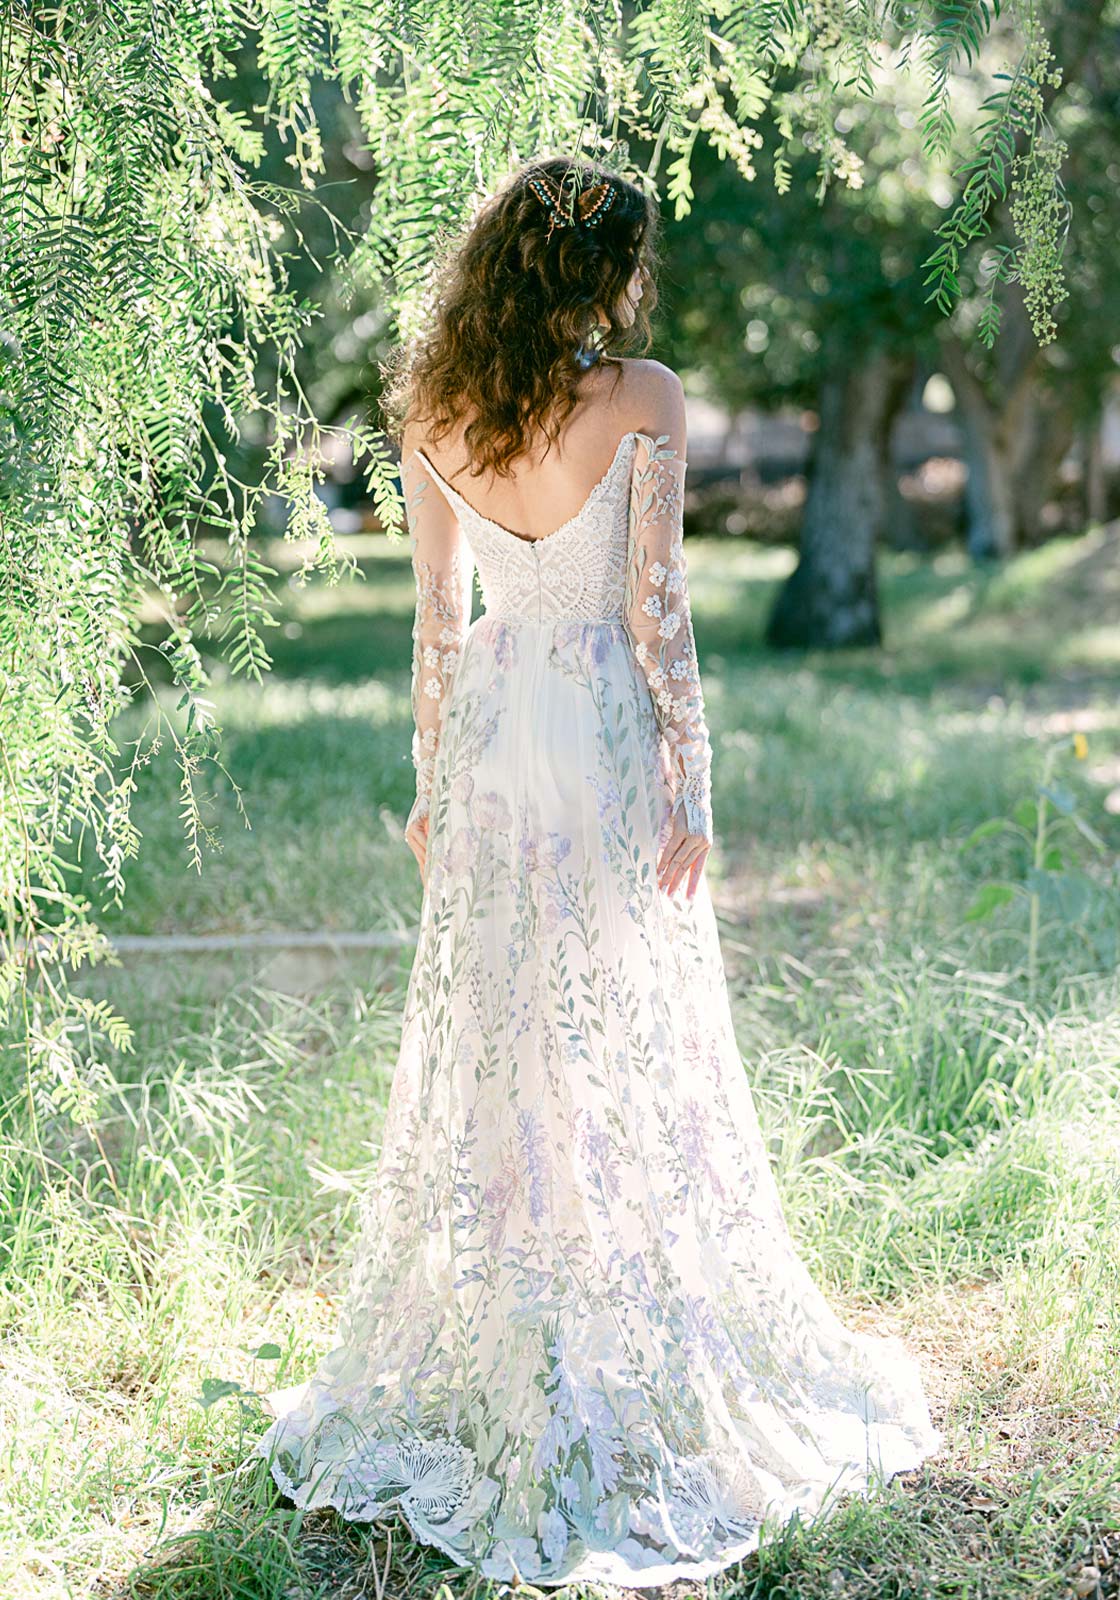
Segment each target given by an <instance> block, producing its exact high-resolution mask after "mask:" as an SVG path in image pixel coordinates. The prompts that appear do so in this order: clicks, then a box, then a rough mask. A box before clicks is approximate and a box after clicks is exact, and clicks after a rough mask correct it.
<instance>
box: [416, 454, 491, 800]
mask: <svg viewBox="0 0 1120 1600" xmlns="http://www.w3.org/2000/svg"><path fill="white" fill-rule="evenodd" d="M401 485H402V488H403V491H404V500H405V515H406V517H407V521H408V530H409V534H410V541H411V552H412V571H413V576H414V577H415V579H416V615H415V620H414V622H413V626H412V720H413V735H412V761H413V765H414V766H415V768H416V799H415V801H414V803H413V806H412V810H411V811H410V813H409V818H408V820H409V823H411V822H413V821H414V820H416V819H417V818H420V817H426V816H427V815H428V811H429V805H430V799H431V793H432V778H433V776H434V774H435V765H436V751H437V750H438V748H439V736H440V729H441V726H442V723H443V713H444V708H445V706H446V704H447V696H448V693H449V691H450V689H451V684H452V681H453V679H454V676H455V669H456V667H457V666H458V664H459V653H460V651H461V650H462V647H463V639H464V637H465V636H466V632H467V628H468V627H469V625H470V620H471V582H472V579H473V576H474V560H473V557H472V555H471V551H470V547H469V545H468V544H467V542H466V540H465V539H464V538H463V535H462V533H461V532H460V529H459V523H458V519H457V518H456V516H455V513H454V511H453V510H452V509H451V506H450V505H449V504H448V502H447V500H446V499H445V498H444V496H443V495H442V494H441V493H440V491H439V489H438V487H437V486H436V483H435V480H434V478H433V477H432V473H431V471H430V470H429V468H428V466H427V464H426V463H425V461H424V458H423V457H422V456H421V455H420V454H419V452H413V454H412V455H410V456H409V457H408V459H407V461H405V462H403V463H402V466H401Z"/></svg>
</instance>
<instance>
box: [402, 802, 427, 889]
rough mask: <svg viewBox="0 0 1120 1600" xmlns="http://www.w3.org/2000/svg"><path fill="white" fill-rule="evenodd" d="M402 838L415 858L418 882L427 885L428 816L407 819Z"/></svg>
mask: <svg viewBox="0 0 1120 1600" xmlns="http://www.w3.org/2000/svg"><path fill="white" fill-rule="evenodd" d="M404 837H405V843H406V844H407V845H408V848H409V849H410V850H411V851H412V853H413V855H414V856H415V857H416V863H417V865H418V866H419V868H420V881H421V883H427V881H428V816H427V813H426V812H425V814H424V815H423V816H419V817H416V816H413V817H410V818H409V819H408V821H407V822H406V823H405V829H404Z"/></svg>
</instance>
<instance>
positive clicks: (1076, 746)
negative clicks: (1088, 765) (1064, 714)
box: [1073, 733, 1089, 761]
mask: <svg viewBox="0 0 1120 1600" xmlns="http://www.w3.org/2000/svg"><path fill="white" fill-rule="evenodd" d="M1073 753H1074V755H1075V756H1076V757H1077V759H1078V761H1084V760H1085V757H1086V756H1087V755H1088V754H1089V741H1088V739H1086V737H1085V735H1084V734H1083V733H1075V734H1074V736H1073Z"/></svg>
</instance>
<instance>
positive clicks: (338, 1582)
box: [95, 1453, 1120, 1600]
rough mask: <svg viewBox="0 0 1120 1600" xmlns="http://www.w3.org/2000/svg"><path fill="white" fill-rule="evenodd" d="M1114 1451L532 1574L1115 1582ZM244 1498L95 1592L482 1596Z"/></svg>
mask: <svg viewBox="0 0 1120 1600" xmlns="http://www.w3.org/2000/svg"><path fill="white" fill-rule="evenodd" d="M1118 1485H1120V1458H1115V1459H1113V1458H1109V1457H1106V1456H1104V1455H1101V1456H1100V1457H1096V1458H1092V1459H1082V1460H1081V1461H1077V1462H1073V1463H1070V1462H1068V1461H1066V1460H1064V1459H1062V1458H1061V1455H1060V1453H1059V1455H1058V1457H1057V1459H1054V1458H1053V1457H1052V1456H1051V1457H1048V1456H1047V1455H1044V1456H1043V1457H1042V1458H1041V1459H1039V1460H1038V1461H1037V1462H1033V1463H1032V1462H1026V1463H1024V1464H1023V1465H1022V1466H1021V1467H1019V1468H1017V1469H1015V1470H1012V1471H1010V1472H1007V1473H1000V1474H991V1473H990V1474H988V1475H987V1476H983V1475H976V1474H970V1473H967V1472H963V1471H958V1470H954V1469H953V1467H952V1466H947V1467H940V1466H930V1465H926V1466H925V1467H923V1468H920V1469H917V1470H915V1471H913V1472H909V1473H903V1474H899V1475H897V1476H896V1477H895V1478H894V1479H893V1480H892V1481H891V1482H890V1483H889V1484H887V1485H885V1486H878V1487H876V1488H874V1489H873V1490H872V1491H871V1492H870V1493H869V1494H868V1495H866V1496H862V1495H858V1494H857V1495H849V1496H847V1497H844V1498H842V1499H841V1500H839V1501H837V1502H835V1503H834V1504H833V1506H832V1507H831V1509H828V1510H826V1512H825V1514H824V1515H822V1516H821V1517H819V1518H818V1519H817V1520H816V1521H809V1522H802V1521H801V1520H799V1519H798V1518H797V1517H794V1518H793V1519H792V1520H791V1521H790V1522H789V1523H787V1524H785V1525H784V1526H782V1527H778V1528H774V1529H772V1530H771V1532H770V1534H769V1536H768V1538H767V1539H766V1541H765V1542H764V1544H763V1545H762V1547H761V1548H760V1549H759V1550H758V1551H756V1552H755V1553H754V1554H752V1555H751V1556H749V1557H748V1558H747V1559H746V1560H745V1561H743V1562H741V1563H739V1564H737V1565H736V1566H733V1567H729V1568H727V1569H726V1570H725V1572H724V1573H722V1574H718V1575H717V1576H716V1577H714V1578H712V1579H709V1580H707V1581H706V1582H704V1583H695V1582H692V1581H688V1580H681V1581H680V1582H678V1583H675V1584H672V1585H668V1586H665V1587H662V1588H654V1589H649V1588H646V1589H622V1590H620V1589H618V1588H614V1587H610V1588H607V1589H604V1588H601V1587H599V1586H597V1585H585V1584H574V1585H567V1586H560V1587H548V1588H545V1589H543V1590H538V1589H537V1588H534V1586H533V1585H532V1584H531V1583H527V1584H526V1585H524V1586H520V1585H519V1586H517V1587H518V1589H519V1590H520V1589H521V1588H522V1587H524V1592H525V1593H526V1594H527V1595H530V1594H536V1593H543V1594H548V1595H554V1596H556V1597H557V1600H600V1597H605V1596H607V1595H609V1596H611V1597H615V1596H626V1597H627V1600H686V1597H690V1600H691V1597H701V1596H706V1595H707V1596H711V1597H712V1600H950V1597H952V1600H957V1597H959V1596H962V1595H971V1596H976V1597H978V1600H1046V1597H1053V1600H1058V1597H1059V1596H1061V1597H1063V1600H1065V1597H1073V1596H1080V1597H1082V1600H1115V1597H1116V1596H1118V1595H1120V1531H1118V1525H1120V1518H1118V1516H1117V1508H1116V1500H1115V1495H1116V1492H1117V1488H1118ZM261 1495H262V1499H261V1501H260V1502H258V1503H256V1504H248V1505H245V1506H243V1507H241V1508H239V1509H234V1508H227V1509H224V1510H221V1511H216V1512H213V1513H211V1514H210V1515H209V1516H208V1517H207V1518H205V1519H204V1520H203V1521H202V1522H201V1523H200V1524H199V1525H198V1526H197V1527H195V1528H193V1529H192V1530H190V1531H189V1532H187V1533H185V1534H180V1535H177V1536H176V1537H174V1538H173V1539H171V1540H169V1541H167V1543H166V1544H164V1545H163V1546H162V1547H159V1548H157V1550H155V1551H153V1552H152V1554H151V1555H150V1557H149V1558H148V1560H146V1561H145V1562H143V1563H141V1564H140V1565H139V1566H137V1567H136V1568H135V1569H134V1570H133V1571H132V1572H131V1573H130V1574H129V1576H128V1578H127V1579H126V1580H125V1581H124V1582H123V1583H121V1584H117V1585H115V1586H112V1587H109V1586H103V1587H100V1588H99V1589H98V1590H96V1591H95V1593H96V1595H97V1597H98V1600H215V1597H218V1596H223V1597H224V1596H229V1597H231V1600H232V1597H239V1600H240V1597H244V1600H327V1597H330V1600H360V1597H361V1600H365V1597H369V1600H375V1597H376V1600H437V1597H444V1596H450V1597H451V1600H497V1597H498V1596H499V1595H506V1594H509V1593H510V1590H509V1587H508V1585H504V1584H494V1583H490V1582H487V1581H486V1580H485V1579H483V1578H481V1577H480V1576H479V1575H478V1574H477V1573H475V1572H473V1571H466V1570H465V1569H463V1568H461V1567H457V1566H455V1565H453V1564H452V1563H450V1562H448V1561H447V1560H446V1559H445V1558H444V1557H442V1556H441V1554H440V1553H439V1552H438V1551H436V1550H434V1549H432V1548H431V1547H430V1546H425V1545H420V1544H418V1543H417V1542H416V1541H414V1540H413V1539H412V1538H411V1536H410V1535H409V1532H408V1529H407V1527H406V1526H405V1524H404V1523H403V1520H402V1519H400V1518H392V1519H389V1520H387V1521H386V1522H384V1523H380V1524H377V1525H376V1526H371V1525H360V1524H355V1523H350V1522H347V1521H346V1520H345V1519H344V1518H342V1517H340V1516H338V1515H337V1514H336V1513H335V1512H333V1511H322V1512H312V1513H310V1514H309V1515H307V1516H306V1517H301V1516H300V1515H299V1513H295V1512H291V1511H285V1510H280V1509H276V1508H273V1509H271V1510H269V1509H266V1506H265V1504H264V1498H263V1497H264V1496H266V1495H267V1488H264V1489H262V1491H261Z"/></svg>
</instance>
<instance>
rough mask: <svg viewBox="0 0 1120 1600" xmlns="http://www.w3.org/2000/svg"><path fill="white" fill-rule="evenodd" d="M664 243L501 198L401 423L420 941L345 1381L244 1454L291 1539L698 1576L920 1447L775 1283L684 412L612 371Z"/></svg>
mask: <svg viewBox="0 0 1120 1600" xmlns="http://www.w3.org/2000/svg"><path fill="white" fill-rule="evenodd" d="M654 226H655V211H654V208H653V206H652V204H651V202H650V201H649V200H648V199H647V197H646V196H645V195H644V194H643V192H642V191H641V190H640V189H639V188H637V187H635V186H634V185H632V184H630V183H628V182H625V181H623V180H622V179H621V178H619V177H617V176H615V175H613V174H611V173H609V172H607V171H606V170H604V169H601V168H598V167H590V166H588V165H586V164H581V165H579V166H576V165H573V164H571V163H569V162H568V161H565V160H563V159H559V158H557V159H552V160H544V161H538V162H535V163H531V164H529V165H527V166H525V167H523V168H521V169H520V170H519V171H517V172H516V173H515V174H514V175H513V177H512V179H511V180H510V181H509V182H508V183H507V184H506V185H505V186H504V187H503V188H502V190H501V191H500V192H499V193H498V194H496V195H494V196H493V197H491V199H490V200H489V201H488V202H487V203H486V204H485V205H484V206H483V207H482V209H481V210H480V212H479V213H478V215H477V216H476V218H475V219H474V221H473V224H472V226H471V227H470V229H469V231H468V234H467V236H466V239H465V241H464V242H463V243H462V244H461V246H460V248H459V249H458V250H457V252H456V253H455V254H454V256H453V257H452V258H451V260H450V262H449V264H448V266H447V267H446V269H445V273H444V277H443V280H442V282H441V284H440V285H439V293H438V295H437V298H436V303H435V309H434V314H433V320H432V326H431V331H430V332H429V333H428V334H427V336H426V337H425V338H424V339H423V340H422V341H421V342H420V343H419V345H418V346H417V347H416V348H415V349H414V350H412V351H411V352H410V355H409V358H408V359H407V361H406V363H405V364H404V366H403V367H402V368H401V370H400V373H399V375H398V378H397V382H396V384H395V386H394V388H393V391H392V393H391V395H390V403H391V405H393V406H395V407H396V408H397V415H405V422H404V427H403V433H402V479H403V484H404V488H405V496H406V501H407V507H408V520H409V526H410V530H411V534H412V551H413V566H414V571H415V574H416V590H417V605H416V623H415V629H414V672H413V696H412V700H413V711H414V717H415V736H414V740H413V758H414V761H415V765H416V776H417V784H416V801H415V804H414V805H413V807H412V812H411V815H410V818H409V821H408V826H407V838H408V842H409V844H410V845H411V847H412V849H413V851H414V852H415V854H416V857H417V860H418V861H419V863H420V867H421V871H422V874H423V876H424V898H423V906H422V911H421V920H420V931H419V940H418V944H417V949H416V956H415V961H414V964H413V967H412V973H411V978H410V982H409V987H408V993H407V999H406V1006H405V1015H404V1025H403V1034H402V1040H401V1052H400V1058H399V1062H398V1066H397V1070H396V1073H395V1076H394V1079H393V1085H392V1092H391V1096H390V1103H389V1109H388V1116H387V1121H386V1126H385V1132H384V1139H383V1144H382V1151H381V1158H380V1163H379V1168H378V1173H377V1177H376V1180H375V1183H374V1186H373V1190H372V1192H371V1193H370V1195H369V1196H368V1197H367V1200H366V1203H365V1210H364V1215H363V1221H362V1227H361V1232H360V1237H359V1242H358V1250H357V1258H356V1261H355V1264H354V1268H353V1275H352V1279H351V1283H350V1289H349V1294H348V1297H347V1301H346V1306H345V1310H344V1313H343V1317H342V1325H341V1329H340V1334H339V1341H338V1347H337V1348H336V1349H335V1350H334V1351H333V1352H332V1353H331V1354H330V1355H329V1356H328V1357H327V1358H326V1360H325V1361H324V1362H323V1364H322V1366H321V1367H320V1369H319V1371H318V1373H317V1374H316V1375H315V1377H314V1378H313V1380H312V1381H311V1383H310V1384H309V1385H307V1386H306V1388H305V1389H304V1390H301V1391H298V1393H297V1396H296V1399H295V1401H294V1402H293V1400H292V1398H291V1397H289V1399H288V1402H287V1409H286V1410H285V1411H284V1412H283V1413H282V1414H281V1415H280V1416H279V1418H278V1420H277V1421H276V1422H275V1423H274V1424H273V1425H272V1427H271V1428H270V1429H269V1431H268V1433H267V1434H266V1435H265V1436H264V1438H263V1439H262V1440H261V1442H260V1446H259V1448H260V1449H261V1450H262V1451H263V1453H265V1454H266V1455H267V1456H268V1457H269V1460H270V1462H271V1465H272V1470H273V1473H274V1475H275V1477H276V1479H277V1481H278V1482H279V1483H280V1484H281V1485H282V1487H283V1488H284V1489H285V1490H286V1492H287V1493H289V1494H290V1495H291V1496H292V1497H293V1498H295V1499H296V1500H297V1501H298V1502H299V1503H300V1504H302V1505H305V1506H318V1505H326V1504H330V1505H334V1506H336V1507H337V1508H338V1509H339V1510H340V1511H341V1512H342V1514H343V1515H344V1516H346V1517H349V1518H355V1519H361V1520H368V1519H373V1518H375V1517H378V1516H380V1515H383V1514H385V1513H386V1512H387V1511H388V1510H389V1509H390V1508H396V1509H399V1510H400V1512H401V1513H402V1514H403V1516H404V1517H405V1519H406V1520H407V1523H408V1525H409V1527H410V1528H411V1530H412V1532H413V1534H414V1535H415V1536H416V1537H417V1538H418V1539H420V1540H423V1541H426V1542H428V1543H430V1544H432V1545H436V1546H438V1547H439V1548H440V1549H441V1550H444V1551H446V1552H447V1554H448V1555H449V1556H451V1557H453V1558H454V1560H455V1561H457V1562H459V1563H460V1564H461V1565H464V1566H470V1567H473V1568H475V1569H477V1570H478V1571H480V1572H481V1573H482V1574H483V1575H485V1576H487V1577H490V1578H495V1579H506V1580H512V1579H515V1578H517V1577H521V1578H524V1579H527V1580H531V1581H532V1582H534V1583H537V1584H559V1583H565V1582H571V1581H576V1580H588V1581H593V1580H598V1581H603V1582H613V1583H619V1584H624V1585H627V1586H653V1585H658V1584H662V1583H666V1582H668V1581H670V1580H672V1579H675V1578H680V1577H690V1578H700V1577H703V1576H705V1575H707V1574H710V1573H714V1572H717V1571H719V1570H721V1569H722V1568H724V1567H726V1566H728V1565H730V1564H731V1563H733V1562H735V1561H737V1560H739V1559H740V1558H741V1557H743V1556H745V1555H746V1554H747V1553H748V1552H749V1551H751V1550H752V1549H754V1548H755V1547H756V1545H757V1544H758V1541H759V1535H760V1530H761V1528H762V1524H763V1522H764V1521H766V1522H768V1523H771V1524H774V1525H776V1524H777V1523H778V1522H781V1521H784V1520H786V1519H788V1518H789V1517H790V1516H791V1515H792V1514H793V1513H794V1512H795V1511H800V1512H801V1513H802V1514H803V1515H805V1516H807V1515H810V1514H815V1513H817V1512H819V1511H820V1510H821V1509H822V1508H823V1506H824V1505H825V1504H826V1502H828V1503H831V1497H832V1496H833V1495H835V1494H836V1493H838V1492H839V1491H840V1490H848V1489H862V1488H865V1487H866V1486H867V1485H868V1484H869V1483H870V1482H871V1481H872V1479H873V1478H874V1477H875V1475H876V1474H877V1473H883V1474H887V1475H889V1474H891V1473H894V1472H897V1471H901V1470H904V1469H906V1468H909V1467H913V1466H915V1465H917V1464H918V1463H919V1462H920V1461H921V1460H922V1459H923V1458H924V1457H925V1456H927V1455H929V1454H930V1453H931V1452H932V1451H933V1450H934V1449H935V1448H936V1447H937V1446H938V1444H939V1443H940V1442H941V1436H940V1434H938V1433H937V1432H936V1431H935V1430H934V1429H933V1427H932V1425H931V1422H930V1417H929V1411H928V1408H927V1405H926V1401H925V1398H924V1396H923V1392H922V1387H921V1381H920V1377H919V1373H918V1369H917V1366H916V1364H915V1363H914V1362H913V1361H912V1360H911V1358H910V1357H909V1356H908V1355H907V1353H906V1350H905V1349H904V1347H903V1346H902V1344H901V1343H900V1342H899V1341H898V1340H896V1339H888V1338H877V1337H871V1336H867V1335H862V1334H858V1333H855V1332H853V1331H850V1330H848V1329H846V1328H845V1327H843V1326H842V1325H841V1323H840V1322H839V1321H838V1320H837V1318H836V1316H835V1315H834V1313H833V1312H832V1310H831V1309H830V1308H829V1306H828V1305H827V1303H826V1302H825V1300H824V1298H823V1296H822V1294H821V1292H820V1290H819V1289H818V1288H817V1287H816V1286H815V1284H814V1283H813V1281H812V1280H811V1278H810V1277H809V1275H808V1272H807V1270H806V1268H805V1267H804V1265H803V1264H802V1262H801V1261H800V1260H799V1259H798V1257H797V1255H796V1253H795V1251H794V1248H793V1244H792V1241H791V1238H790V1235H789V1232H788V1230H787V1228H786V1224H785V1221H784V1219H783V1216H782V1212H781V1206H780V1202H779V1198H778V1194H777V1191H776V1187H775V1184H774V1180H773V1177H772V1175H771V1172H770V1168H769V1165H768V1162H767V1159H766V1153H765V1150H764V1147H763V1143H762V1140H761V1137H760V1134H759V1127H758V1122H757V1119H756V1115H755V1111H754V1106H753V1102H752V1099H751V1094H750V1090H749V1087H748V1084H747V1080H746V1078H745V1076H744V1073H743V1069H742V1063H741V1060H740V1056H739V1051H738V1048H737V1046H736V1041H735V1036H734V1032H733V1028H732V1021H731V1014H730V1010H729V1006H728V998H727V991H726V986H725V979H724V971H723V966H722V962H721V958H720V950H719V944H718V939H717V932H716V925H715V918H714V914H713V911H712V905H711V900H710V898H709V894H708V888H707V881H706V879H705V876H704V863H705V859H706V857H707V854H708V850H709V846H710V843H711V837H712V833H711V807H710V797H709V796H710V789H709V764H710V753H709V741H708V732H707V728H706V726H705V720H704V708H703V699H702V695H701V687H700V679H699V675H698V670H697V663H696V655H695V648H694V643H693V632H692V624H691V618H690V613H689V604H688V590H687V585H686V574H685V563H684V558H683V554H682V545H681V497H682V488H683V481H684V469H685V426H684V405H683V398H682V391H681V386H680V383H679V381H678V380H677V378H676V377H675V376H674V375H673V374H672V373H671V372H669V371H668V370H667V369H666V368H665V367H663V366H661V365H660V364H659V363H657V362H654V361H647V360H641V359H622V358H621V357H620V356H619V355H618V353H617V352H618V350H619V349H620V348H622V347H624V343H625V341H626V340H627V339H631V338H633V337H635V336H636V335H638V334H641V335H648V321H647V309H648V305H649V303H650V300H651V298H652V295H651V292H650V291H651V289H652V276H651V266H652V261H653V241H654ZM475 564H477V568H478V572H479V576H480V579H481V588H482V594H483V600H484V610H483V612H482V614H481V616H480V617H479V618H478V619H477V620H476V621H474V622H473V623H471V622H470V612H471V587H472V573H473V569H474V566H475Z"/></svg>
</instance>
